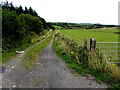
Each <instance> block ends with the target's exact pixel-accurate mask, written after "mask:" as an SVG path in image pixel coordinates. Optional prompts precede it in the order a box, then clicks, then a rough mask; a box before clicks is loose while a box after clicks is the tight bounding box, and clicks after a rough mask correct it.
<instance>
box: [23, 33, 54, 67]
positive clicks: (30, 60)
mask: <svg viewBox="0 0 120 90" xmlns="http://www.w3.org/2000/svg"><path fill="white" fill-rule="evenodd" d="M53 33H54V32H51V33H50V34H49V36H48V37H47V38H46V39H45V40H43V41H42V42H41V43H39V44H38V45H36V46H35V47H34V48H32V49H30V50H28V51H27V52H26V54H25V56H24V57H23V60H22V63H23V66H24V67H25V68H27V69H32V67H33V65H34V64H35V63H37V57H38V55H39V54H40V53H41V51H42V50H43V49H44V48H45V47H46V46H48V44H49V43H50V41H51V39H52V36H53Z"/></svg>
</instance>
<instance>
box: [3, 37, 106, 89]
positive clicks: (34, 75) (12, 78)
mask: <svg viewBox="0 0 120 90" xmlns="http://www.w3.org/2000/svg"><path fill="white" fill-rule="evenodd" d="M53 39H54V37H53ZM53 39H52V40H51V43H50V44H49V46H48V47H46V48H45V49H44V50H43V52H42V53H41V54H40V56H39V57H38V62H37V64H36V65H35V66H34V67H33V69H32V70H26V69H25V68H23V67H22V66H21V62H20V61H19V60H17V64H16V63H14V62H16V61H15V60H14V61H13V60H12V62H13V65H12V66H10V68H11V69H10V70H9V69H7V70H8V71H5V72H4V73H3V81H2V84H3V87H15V88H16V87H17V88H18V87H19V88H107V85H106V84H98V83H96V82H95V79H94V78H91V77H92V76H90V77H84V76H78V75H75V74H72V73H71V72H70V70H69V69H68V68H67V65H66V63H64V62H63V61H62V60H61V59H60V58H58V57H57V56H56V54H55V53H54V51H53V50H52V43H53ZM13 66H14V67H13Z"/></svg>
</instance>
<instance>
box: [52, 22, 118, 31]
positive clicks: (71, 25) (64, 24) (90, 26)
mask: <svg viewBox="0 0 120 90" xmlns="http://www.w3.org/2000/svg"><path fill="white" fill-rule="evenodd" d="M51 24H52V25H57V26H61V27H62V28H61V29H64V28H65V29H74V28H81V29H96V28H111V27H118V25H103V24H99V23H98V24H91V23H69V22H51Z"/></svg>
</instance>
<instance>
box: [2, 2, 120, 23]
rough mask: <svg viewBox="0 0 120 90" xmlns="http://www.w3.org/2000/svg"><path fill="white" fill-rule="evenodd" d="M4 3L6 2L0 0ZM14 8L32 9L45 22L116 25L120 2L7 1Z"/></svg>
mask: <svg viewBox="0 0 120 90" xmlns="http://www.w3.org/2000/svg"><path fill="white" fill-rule="evenodd" d="M1 1H6V0H1ZM7 1H9V2H13V4H14V5H15V6H19V5H22V6H23V7H25V6H27V7H30V6H31V7H32V8H33V9H34V10H36V12H37V13H38V15H39V16H40V17H42V18H44V19H45V20H46V21H47V22H72V23H100V24H115V25H118V2H119V1H120V0H7Z"/></svg>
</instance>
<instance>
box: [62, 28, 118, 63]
mask: <svg viewBox="0 0 120 90" xmlns="http://www.w3.org/2000/svg"><path fill="white" fill-rule="evenodd" d="M115 32H118V29H78V30H77V29H76V30H75V29H72V30H60V33H61V34H62V35H65V36H67V37H69V38H70V39H72V40H74V41H75V42H76V43H78V44H79V45H80V46H82V45H83V44H84V38H87V39H88V48H89V42H90V38H95V39H96V41H97V42H118V34H115ZM119 45H120V44H119ZM119 45H118V44H114V51H118V46H119ZM98 46H99V47H102V51H105V53H104V54H108V55H109V56H110V55H112V56H111V57H110V58H111V59H112V60H113V59H114V60H115V61H116V60H117V59H118V53H117V52H112V44H97V47H98ZM100 49H101V48H100ZM109 56H107V57H109ZM117 61H118V60H117ZM118 62H119V61H118Z"/></svg>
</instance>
